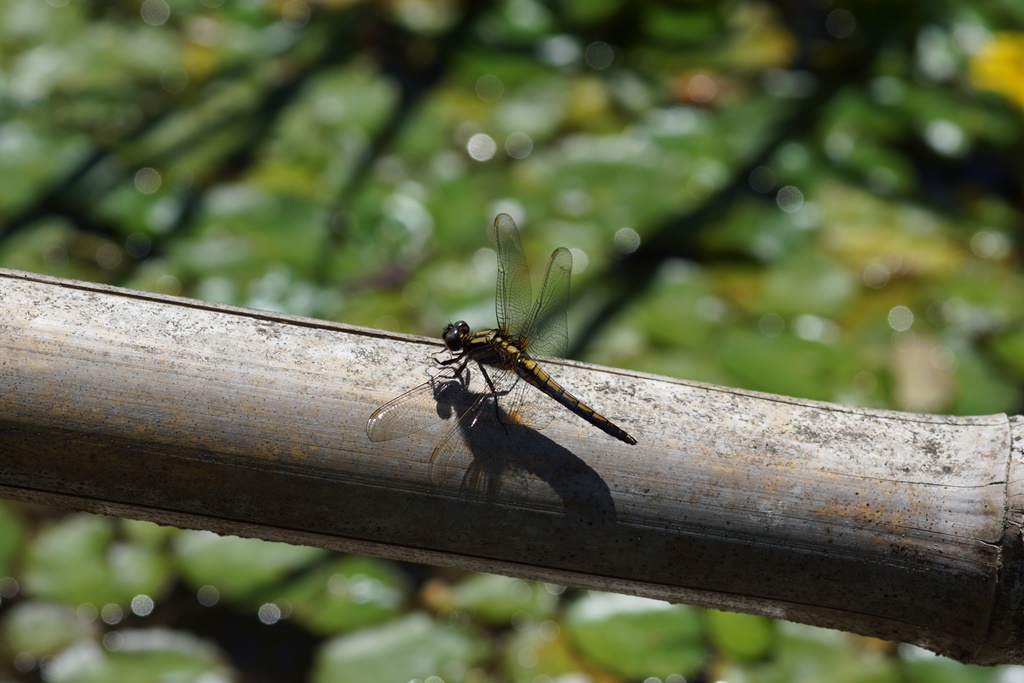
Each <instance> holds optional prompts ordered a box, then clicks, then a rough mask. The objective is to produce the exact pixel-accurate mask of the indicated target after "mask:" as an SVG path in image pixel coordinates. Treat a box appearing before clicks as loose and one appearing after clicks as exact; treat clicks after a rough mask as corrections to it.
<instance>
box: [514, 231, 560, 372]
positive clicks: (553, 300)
mask: <svg viewBox="0 0 1024 683" xmlns="http://www.w3.org/2000/svg"><path fill="white" fill-rule="evenodd" d="M570 275H572V254H571V253H570V252H569V250H568V249H566V248H565V247H559V248H558V249H555V251H554V253H553V254H551V260H550V261H548V270H547V272H546V273H545V274H544V282H543V283H541V287H540V294H538V295H537V303H536V304H535V305H534V307H533V313H532V314H531V315H530V319H529V320H528V321H527V322H526V325H524V326H523V328H522V330H521V331H520V332H519V336H521V337H525V338H526V340H527V341H528V342H529V346H528V347H527V348H528V349H529V352H530V355H531V356H561V355H563V354H564V353H565V350H566V348H568V346H569V323H568V322H567V320H566V313H565V312H566V310H567V309H568V308H569V276H570Z"/></svg>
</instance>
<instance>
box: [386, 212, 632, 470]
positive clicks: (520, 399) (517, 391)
mask: <svg viewBox="0 0 1024 683" xmlns="http://www.w3.org/2000/svg"><path fill="white" fill-rule="evenodd" d="M494 241H495V244H496V245H497V252H498V282H497V292H496V296H495V308H496V311H497V318H498V326H497V327H496V328H494V329H490V330H483V331H479V332H473V330H472V329H471V328H470V326H469V324H468V323H466V322H465V321H464V320H459V321H457V322H454V323H451V322H450V323H448V325H447V326H446V327H445V328H444V330H443V332H442V333H441V338H442V340H443V341H444V344H445V347H446V348H447V350H448V352H449V353H450V356H451V357H450V358H448V359H446V360H442V361H436V362H437V363H438V364H439V365H440V366H442V367H443V368H444V370H443V371H442V372H439V373H438V374H437V375H436V376H435V377H433V378H432V379H431V380H430V381H428V382H426V383H424V384H421V385H420V386H418V387H416V388H414V389H411V390H410V391H408V392H406V393H404V394H402V395H401V396H398V397H397V398H395V399H393V400H391V401H389V402H388V403H385V404H384V405H383V406H381V407H380V408H378V409H377V410H376V411H374V413H373V414H372V415H370V418H369V420H368V421H367V424H366V433H367V436H369V438H370V440H371V441H388V440H390V439H396V438H399V437H402V436H408V435H410V434H413V433H415V432H418V431H420V430H422V429H425V428H426V427H428V426H430V425H432V424H434V423H436V422H437V421H438V420H442V419H446V418H447V417H448V412H447V411H444V410H440V406H441V404H442V403H444V402H446V401H447V399H449V398H451V397H453V396H454V395H455V393H456V392H458V391H461V390H463V389H464V388H465V386H466V385H467V384H468V382H467V376H468V368H469V365H470V363H475V364H476V367H477V368H478V370H479V372H480V373H481V375H482V376H483V378H484V382H485V384H486V386H487V391H484V392H481V393H479V394H478V395H476V396H475V398H474V400H473V402H472V403H471V405H469V406H468V407H465V409H463V410H461V411H459V413H460V414H459V415H458V419H457V420H456V424H455V425H454V426H453V427H452V428H451V429H450V430H449V431H448V432H447V434H446V435H445V436H444V438H443V439H442V440H441V442H440V443H439V444H438V446H437V448H436V449H435V450H434V453H433V454H432V455H431V465H432V466H433V465H434V464H435V461H445V460H461V461H466V460H468V459H467V458H466V456H467V455H468V454H466V453H464V452H462V451H463V450H464V449H465V444H464V442H463V439H462V437H461V435H460V433H459V432H460V428H463V429H465V428H471V427H474V426H475V424H476V422H477V418H478V417H479V411H480V409H481V408H482V406H483V405H484V404H485V402H487V401H488V400H492V401H494V402H495V409H496V411H497V401H498V400H499V399H502V400H503V401H504V403H503V412H504V415H505V418H504V421H506V422H507V421H509V420H512V421H515V422H519V423H527V424H528V417H529V416H530V415H531V414H532V413H533V412H535V410H531V406H532V405H533V404H534V403H535V399H536V398H539V396H540V394H539V393H537V391H535V389H536V390H539V391H540V392H541V393H543V394H545V395H547V396H548V397H550V398H552V399H554V400H555V401H557V402H558V403H560V404H561V405H562V406H564V407H566V408H568V409H569V410H570V411H572V412H573V413H575V414H576V415H578V416H580V417H581V418H583V419H584V420H586V421H587V422H589V423H590V424H592V425H594V426H595V427H597V428H598V429H600V430H602V431H603V432H605V433H606V434H609V435H611V436H613V437H615V438H616V439H619V440H620V441H623V442H625V443H627V444H630V445H634V444H636V439H634V438H633V437H632V436H630V435H629V434H628V433H627V432H626V431H625V430H623V429H622V428H621V427H619V426H618V425H616V424H615V423H613V422H612V421H611V420H609V419H608V418H606V417H604V416H603V415H601V414H600V413H598V412H597V411H596V410H594V409H593V408H591V407H590V406H588V405H587V404H586V403H584V402H583V401H581V400H580V399H579V398H577V397H576V396H574V395H573V394H571V393H570V392H569V391H568V390H566V389H565V388H564V387H563V386H562V385H561V384H559V383H558V382H557V381H555V380H554V379H553V378H552V377H551V376H550V375H549V374H548V373H547V372H546V371H545V370H544V369H543V368H542V367H541V366H540V364H539V363H538V362H537V357H539V356H560V355H562V354H563V353H565V350H566V347H567V346H568V343H569V334H568V323H567V320H566V310H567V309H568V305H569V276H570V274H571V272H572V254H571V253H570V252H569V250H568V249H566V248H565V247H560V248H558V249H556V250H555V251H554V252H553V253H552V254H551V259H550V260H549V261H548V267H547V272H546V273H545V275H544V280H543V283H542V284H541V288H540V293H539V294H538V296H537V299H536V301H534V300H533V295H532V287H531V284H530V272H529V269H528V268H527V265H526V254H525V252H524V251H523V245H522V242H521V241H520V239H519V230H518V228H517V227H516V224H515V221H513V220H512V217H511V216H509V215H508V214H505V213H501V214H498V217H497V218H495V219H494ZM499 421H501V419H500V418H499ZM467 422H468V423H467Z"/></svg>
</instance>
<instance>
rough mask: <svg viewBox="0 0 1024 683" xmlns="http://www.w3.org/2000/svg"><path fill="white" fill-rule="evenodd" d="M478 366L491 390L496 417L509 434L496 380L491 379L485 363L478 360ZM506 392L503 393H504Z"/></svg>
mask: <svg viewBox="0 0 1024 683" xmlns="http://www.w3.org/2000/svg"><path fill="white" fill-rule="evenodd" d="M477 367H479V368H480V372H481V373H482V374H483V376H484V381H486V382H487V386H488V387H489V388H490V390H491V396H492V403H494V417H495V418H497V420H498V424H500V425H501V428H502V429H504V430H505V433H506V434H508V428H507V427H506V426H505V423H504V422H503V421H502V419H501V411H500V410H498V395H499V393H500V392H499V391H498V389H497V388H496V387H495V386H494V382H492V381H491V377H490V375H488V374H487V368H485V367H484V365H483V363H481V362H479V361H477ZM504 394H508V392H507V391H506V392H504ZM504 394H502V395H504Z"/></svg>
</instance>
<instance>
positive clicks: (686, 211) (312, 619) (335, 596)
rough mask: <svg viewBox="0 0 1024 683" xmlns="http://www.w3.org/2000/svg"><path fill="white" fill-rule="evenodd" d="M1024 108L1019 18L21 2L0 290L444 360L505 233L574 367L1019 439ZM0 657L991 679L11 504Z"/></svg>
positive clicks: (3, 673)
mask: <svg viewBox="0 0 1024 683" xmlns="http://www.w3.org/2000/svg"><path fill="white" fill-rule="evenodd" d="M1022 73H1024V10H1022V9H1021V5H1020V3H1018V2H1016V1H1015V0H990V1H988V2H982V3H969V2H964V1H958V2H947V3H925V2H911V1H910V0H907V1H905V2H897V3H873V4H872V3H843V2H810V3H786V2H782V3H776V2H768V1H766V0H744V1H742V2H733V3H716V2H709V1H702V0H697V1H694V2H686V3H680V2H641V3H630V2H626V1H625V0H600V1H599V2H595V1H592V0H591V1H586V0H563V1H560V2H554V1H552V2H541V1H540V0H505V1H502V2H466V3H459V2H456V1H455V0H431V1H428V0H392V1H391V2H387V3H369V2H360V1H359V0H316V1H311V0H288V1H280V2H268V1H266V0H255V1H252V2H236V1H235V0H175V1H174V2H168V1H167V0H141V1H140V0H113V1H111V2H99V3H89V2H81V1H79V0H7V1H6V2H5V3H3V4H0V188H2V189H0V266H2V267H7V268H15V269H22V270H29V271H34V272H40V273H47V274H52V275H58V276H62V277H69V278H78V279H84V280H89V281H95V282H105V283H112V284H118V285H123V286H127V287H132V288H137V289H145V290H152V291H158V292H164V293H170V294H179V295H183V296H188V297H195V298H200V299H205V300H210V301H218V302H226V303H232V304H239V305H245V306H252V307H257V308H263V309H271V310H284V311H288V312H290V313H295V314H302V315H311V316H318V317H324V318H331V319H336V320H341V321H344V322H347V323H353V324H359V325H368V326H376V327H385V328H389V329H395V330H402V331H406V332H415V333H422V334H429V335H431V336H433V335H436V334H437V332H438V331H439V329H440V327H441V325H442V324H443V322H444V321H445V320H449V319H458V318H462V317H465V318H466V319H468V320H470V322H471V323H473V324H485V325H486V324H489V323H492V322H493V318H492V316H493V313H492V311H493V289H494V272H493V268H494V265H493V264H494V260H493V255H492V254H490V253H488V252H487V251H483V250H484V249H486V247H487V246H488V242H487V239H488V227H489V225H490V221H491V220H492V219H493V217H494V215H495V214H496V213H498V212H499V211H507V212H510V213H512V214H513V215H514V217H515V218H516V219H517V222H519V224H520V228H521V229H522V235H523V239H524V242H525V246H526V249H527V251H528V252H529V253H530V255H531V256H532V261H533V262H534V263H540V262H542V261H543V260H544V255H545V254H547V253H549V252H550V251H551V249H552V248H554V247H555V246H561V245H564V246H568V247H570V248H572V249H573V250H574V261H575V264H576V273H575V275H574V294H573V309H572V311H571V318H570V337H571V340H572V341H573V342H574V350H573V353H574V354H575V355H578V356H581V357H585V358H586V359H587V360H591V361H595V362H601V363H606V364H610V365H615V366H619V367H628V368H634V369H638V370H645V371H650V372H655V373H661V374H666V375H670V376H675V377H685V378H688V379H695V380H704V381H710V382H715V383H720V384H727V385H732V386H741V387H747V388H752V389H758V390H763V391H769V392H775V393H781V394H787V395H793V396H803V397H810V398H817V399H823V400H830V401H838V402H843V403H848V404H856V405H869V406H877V407H891V408H897V409H903V410H914V411H927V412H951V413H960V414H971V413H990V412H1015V413H1020V412H1022V411H1021V402H1022V396H1024V394H1022V391H1021V386H1022V385H1021V380H1022V378H1024V353H1022V351H1024V326H1022V324H1021V323H1022V320H1024V316H1022V314H1021V311H1022V310H1024V286H1022V285H1024V281H1022V274H1021V269H1020V262H1021V247H1022V244H1024V240H1022V233H1021V227H1020V226H1021V225H1022V211H1024V167H1022V166H1021V164H1020V162H1019V159H1020V156H1021V150H1022V148H1024V115H1022V112H1024V79H1022V78H1021V77H1020V75H1021V74H1022ZM424 573H425V574H426V576H424ZM0 633H3V634H4V637H3V638H2V639H0V677H2V678H5V679H11V680H38V679H39V678H40V677H41V678H43V679H44V680H47V681H92V680H103V681H107V680H120V681H151V680H158V679H159V680H167V679H166V678H161V677H162V676H170V677H173V680H181V681H191V680H195V681H205V682H209V681H221V680H300V679H307V680H316V681H342V680H352V681H368V680H373V681H388V680H395V681H407V680H414V679H417V680H426V679H427V678H428V676H441V677H443V679H444V680H446V681H501V680H512V681H534V680H559V677H564V679H562V680H592V681H602V682H603V681H623V680H638V681H639V680H645V679H646V680H656V679H657V680H664V681H666V682H667V681H681V680H683V677H684V676H685V677H687V678H693V677H697V678H698V679H703V680H727V681H812V680H845V681H860V680H863V681H867V680H871V681H888V680H902V681H922V682H924V681H946V680H971V681H996V680H1002V679H1000V678H999V677H1000V676H1002V675H1007V676H1009V675H1011V674H1010V673H1008V672H1009V671H1010V670H998V669H996V670H988V669H978V668H973V667H964V666H961V665H958V664H955V663H952V662H949V661H947V660H943V659H940V658H934V657H931V656H930V655H927V654H924V653H922V652H920V651H918V650H916V649H915V648H907V647H900V648H896V647H894V646H892V645H891V644H886V643H880V642H877V641H873V640H868V639H862V638H856V637H852V636H844V635H841V634H835V633H831V632H824V631H819V630H815V629H810V628H807V627H799V626H795V625H792V624H785V623H776V622H772V621H769V620H766V619H762V618H757V617H749V616H744V615H733V614H724V613H718V612H710V611H702V610H698V609H695V608H688V607H668V606H666V605H662V604H660V603H654V602H651V601H642V600H639V599H633V598H625V597H622V596H606V595H600V594H588V593H574V592H572V591H569V592H564V591H563V589H561V588H560V587H556V586H548V585H542V584H531V583H527V582H523V581H518V580H512V579H505V578H501V577H490V576H477V575H462V574H458V573H450V572H441V571H439V570H429V569H427V568H411V567H404V568H403V567H400V566H398V565H394V564H392V563H387V562H384V561H379V560H375V559H370V558H358V557H341V556H337V555H334V554H330V553H326V552H322V551H319V550H312V549H305V548H289V547H287V546H281V545H278V544H267V543H260V542H257V541H251V540H242V539H228V538H218V537H216V536H213V535H211V534H206V533H199V532H183V531H177V530H171V529H162V528H159V527H155V526H153V525H148V524H142V523H134V522H128V521H123V520H120V521H118V520H109V519H100V518H96V517H89V516H82V515H72V516H67V517H59V516H57V515H56V513H55V512H54V511H43V510H40V509H38V508H31V507H28V506H16V505H13V504H0ZM268 643H269V644H270V645H268ZM1014 675H1016V676H1018V677H1019V675H1020V674H1019V671H1018V672H1017V673H1016V674H1014ZM431 680H434V679H431ZM1006 680H1009V679H1006Z"/></svg>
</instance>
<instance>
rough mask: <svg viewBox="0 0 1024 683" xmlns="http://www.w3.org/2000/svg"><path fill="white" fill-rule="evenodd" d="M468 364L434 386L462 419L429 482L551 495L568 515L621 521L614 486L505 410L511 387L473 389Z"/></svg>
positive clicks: (478, 493) (497, 493)
mask: <svg viewBox="0 0 1024 683" xmlns="http://www.w3.org/2000/svg"><path fill="white" fill-rule="evenodd" d="M468 374H469V373H468V368H467V369H463V371H462V373H461V374H460V376H459V377H458V378H452V379H449V380H446V381H444V382H441V383H439V384H437V385H435V391H434V398H435V399H436V400H437V411H438V416H439V417H441V418H444V419H450V418H452V417H457V418H458V427H457V428H455V429H452V430H451V431H450V432H449V433H448V435H447V436H446V437H445V439H444V440H443V441H442V443H441V444H440V445H438V447H437V449H436V450H435V451H434V454H433V455H432V456H431V460H430V480H431V482H432V483H434V484H435V485H437V486H452V485H453V484H455V483H456V482H457V484H458V486H459V490H460V492H461V493H462V494H463V495H465V496H466V497H468V498H472V499H476V500H483V501H488V502H494V501H498V500H499V499H500V500H502V501H503V502H512V503H514V502H515V501H517V500H523V501H525V500H530V501H531V502H533V503H536V502H539V501H542V500H544V499H545V498H547V499H549V500H551V499H552V495H551V494H553V496H554V499H556V500H557V501H558V503H559V506H560V507H561V508H562V509H563V510H564V511H565V512H566V514H568V515H571V516H573V517H577V518H579V519H581V520H583V521H587V522H590V523H601V524H610V523H613V522H614V521H615V519H616V511H615V503H614V501H613V500H612V497H611V492H610V490H609V489H608V485H607V484H606V483H605V482H604V480H603V479H602V478H601V477H600V475H598V474H597V472H595V471H594V470H593V469H592V468H591V467H590V466H589V465H587V463H586V462H584V461H583V460H582V459H580V458H579V457H577V456H576V455H575V454H574V453H573V452H572V451H570V450H569V449H567V448H565V447H564V446H562V445H561V444H559V443H557V442H555V441H553V440H551V439H549V438H548V437H546V436H544V435H543V434H541V433H540V432H538V431H537V430H536V429H534V428H532V427H530V426H529V425H528V424H523V423H521V422H520V421H518V420H517V419H516V418H515V417H513V416H512V415H509V414H508V413H507V412H506V411H505V410H503V409H502V400H501V399H502V397H503V396H504V395H505V394H507V393H508V392H503V393H499V394H497V395H495V394H492V393H481V392H476V391H471V390H470V389H469V388H468V387H469V381H468Z"/></svg>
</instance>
